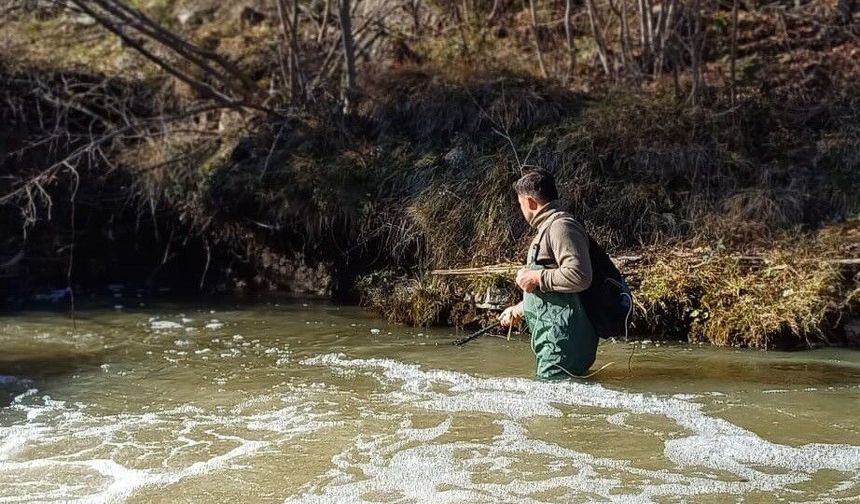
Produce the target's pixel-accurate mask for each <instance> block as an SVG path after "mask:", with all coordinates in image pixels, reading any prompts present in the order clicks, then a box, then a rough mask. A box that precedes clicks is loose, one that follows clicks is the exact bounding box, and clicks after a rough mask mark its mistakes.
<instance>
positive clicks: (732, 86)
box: [729, 0, 738, 107]
mask: <svg viewBox="0 0 860 504" xmlns="http://www.w3.org/2000/svg"><path fill="white" fill-rule="evenodd" d="M737 53H738V0H734V2H733V3H732V53H731V56H730V57H731V59H730V60H729V73H730V75H731V77H730V78H731V83H730V85H729V90H730V93H731V95H730V101H731V105H732V107H734V106H735V98H736V91H735V83H736V82H737V79H736V74H735V61H736V59H737Z"/></svg>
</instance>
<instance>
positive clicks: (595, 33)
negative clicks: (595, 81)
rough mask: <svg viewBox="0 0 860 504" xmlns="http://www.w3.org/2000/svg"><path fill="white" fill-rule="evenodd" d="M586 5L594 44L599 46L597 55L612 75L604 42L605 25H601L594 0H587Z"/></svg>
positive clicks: (606, 70)
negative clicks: (603, 31)
mask: <svg viewBox="0 0 860 504" xmlns="http://www.w3.org/2000/svg"><path fill="white" fill-rule="evenodd" d="M585 6H586V7H587V8H588V20H589V22H590V23H591V35H592V37H594V45H595V46H597V55H598V57H599V58H600V63H601V65H603V71H604V72H606V75H607V76H611V75H612V71H611V69H610V68H609V56H608V55H607V54H606V42H604V40H603V35H602V30H603V27H602V26H601V25H600V18H598V17H597V12H596V11H595V7H594V1H593V0H585Z"/></svg>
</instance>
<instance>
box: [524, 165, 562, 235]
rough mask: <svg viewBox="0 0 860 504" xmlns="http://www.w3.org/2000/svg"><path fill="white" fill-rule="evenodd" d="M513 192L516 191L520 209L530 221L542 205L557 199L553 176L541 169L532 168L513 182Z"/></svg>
mask: <svg viewBox="0 0 860 504" xmlns="http://www.w3.org/2000/svg"><path fill="white" fill-rule="evenodd" d="M514 192H516V193H517V201H519V203H520V211H521V212H522V213H523V217H525V218H526V221H527V222H531V221H532V218H533V217H534V216H535V214H537V213H538V211H539V210H540V209H541V208H543V206H544V205H546V204H547V203H549V202H550V201H553V200H557V199H558V189H556V187H555V178H554V177H553V176H552V174H550V173H549V172H548V171H546V170H541V169H537V170H532V171H530V172H528V173H526V174H525V175H523V176H522V177H520V179H519V180H517V181H516V182H514Z"/></svg>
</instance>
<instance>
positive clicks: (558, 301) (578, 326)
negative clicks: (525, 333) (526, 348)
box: [523, 263, 597, 380]
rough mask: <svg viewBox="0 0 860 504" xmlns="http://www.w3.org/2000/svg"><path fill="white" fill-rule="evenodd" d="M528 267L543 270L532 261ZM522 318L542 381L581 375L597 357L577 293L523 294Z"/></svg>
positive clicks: (588, 324)
mask: <svg viewBox="0 0 860 504" xmlns="http://www.w3.org/2000/svg"><path fill="white" fill-rule="evenodd" d="M528 268H529V269H535V270H539V269H543V266H539V265H535V264H533V263H531V264H529V265H528ZM523 318H524V319H525V321H526V324H527V325H528V327H529V332H531V335H532V342H531V344H532V351H533V352H534V354H535V360H536V366H535V375H536V376H537V377H538V378H540V379H544V380H554V379H559V378H568V377H570V376H584V375H585V374H586V373H587V372H588V368H590V367H591V365H592V364H594V359H595V357H596V356H597V335H596V334H595V332H594V328H593V327H592V326H591V322H590V321H589V320H588V317H587V316H586V314H585V309H584V308H583V307H582V301H580V299H579V295H578V294H572V293H562V292H541V291H540V290H536V291H534V292H532V293H524V294H523Z"/></svg>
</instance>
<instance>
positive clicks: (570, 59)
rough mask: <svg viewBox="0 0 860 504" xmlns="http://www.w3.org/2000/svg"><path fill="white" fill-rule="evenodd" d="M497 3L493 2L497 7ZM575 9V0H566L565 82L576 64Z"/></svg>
mask: <svg viewBox="0 0 860 504" xmlns="http://www.w3.org/2000/svg"><path fill="white" fill-rule="evenodd" d="M495 6H496V4H495V3H494V4H493V8H494V9H495ZM572 10H573V0H565V3H564V35H565V37H566V38H567V76H565V79H564V80H565V82H567V81H568V80H569V79H570V76H571V75H572V74H573V69H574V67H575V66H576V47H575V46H574V45H573V26H571V23H570V16H571V14H572V12H571V11H572Z"/></svg>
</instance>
